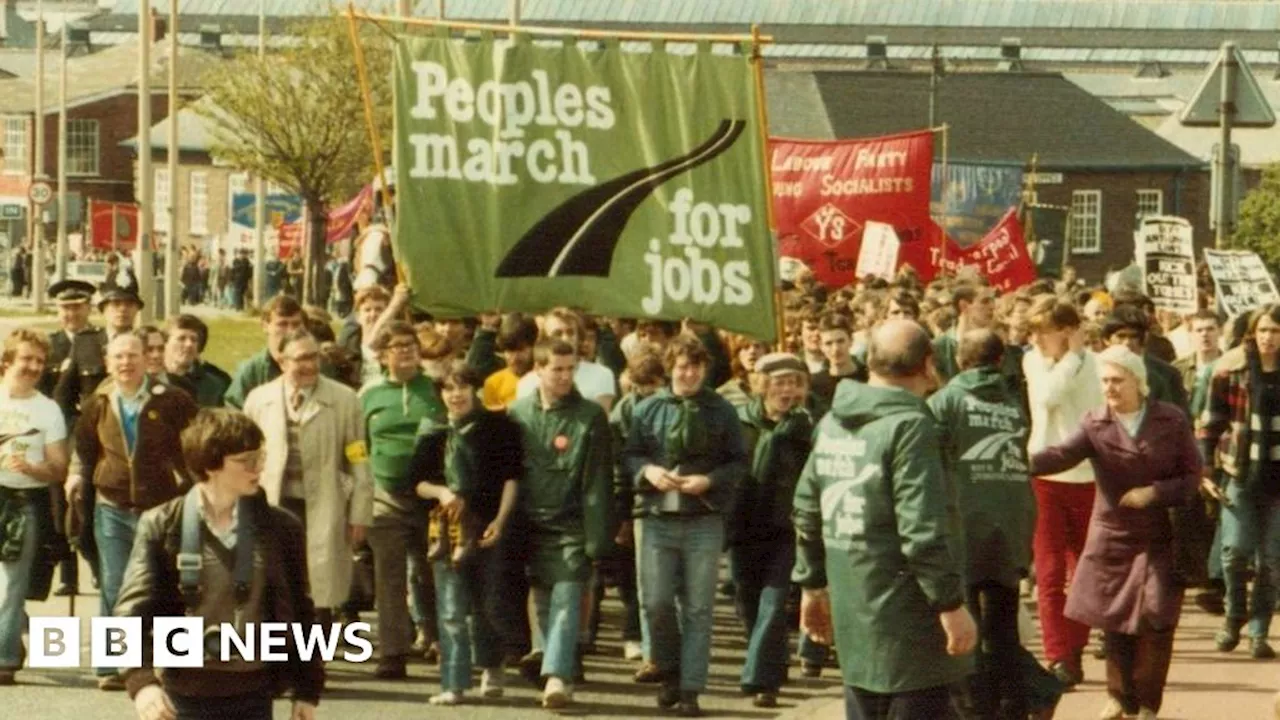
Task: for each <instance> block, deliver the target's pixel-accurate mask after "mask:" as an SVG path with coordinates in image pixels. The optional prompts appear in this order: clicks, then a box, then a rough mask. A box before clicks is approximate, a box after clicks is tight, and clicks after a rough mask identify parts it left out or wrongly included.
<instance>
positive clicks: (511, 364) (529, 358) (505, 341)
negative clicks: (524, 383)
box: [468, 314, 538, 410]
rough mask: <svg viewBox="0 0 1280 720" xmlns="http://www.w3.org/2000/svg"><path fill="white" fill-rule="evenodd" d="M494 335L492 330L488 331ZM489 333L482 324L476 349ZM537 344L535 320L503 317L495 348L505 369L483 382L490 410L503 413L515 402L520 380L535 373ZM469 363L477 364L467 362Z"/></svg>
mask: <svg viewBox="0 0 1280 720" xmlns="http://www.w3.org/2000/svg"><path fill="white" fill-rule="evenodd" d="M487 332H488V334H493V332H492V331H487ZM485 333H486V330H485V329H484V327H483V325H482V326H481V330H479V331H478V332H477V333H476V339H475V341H473V346H474V345H475V344H478V343H479V342H480V338H481V337H482V336H483V335H484V334H485ZM537 342H538V325H537V323H535V322H534V321H533V319H532V318H528V317H525V316H523V315H519V314H510V315H506V316H505V317H503V318H502V321H501V324H500V325H499V326H498V330H497V333H496V337H495V339H494V347H495V348H496V349H497V352H498V354H499V355H501V356H502V361H503V367H502V368H501V369H499V370H496V371H495V372H493V373H492V374H490V375H489V376H488V377H487V378H485V381H484V391H483V398H484V405H485V407H487V408H489V409H490V410H502V409H505V408H507V407H510V406H511V403H513V402H515V400H516V387H517V386H518V385H519V384H520V378H522V377H524V376H525V375H526V374H528V373H529V371H531V370H533V346H534V345H535V344H537ZM468 364H470V365H472V366H474V365H475V363H474V362H472V361H470V360H468Z"/></svg>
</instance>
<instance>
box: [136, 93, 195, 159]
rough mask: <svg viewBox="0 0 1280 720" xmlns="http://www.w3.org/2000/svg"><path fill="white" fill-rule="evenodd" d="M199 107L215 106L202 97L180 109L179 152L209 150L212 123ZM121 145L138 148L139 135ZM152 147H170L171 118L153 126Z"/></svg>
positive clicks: (159, 148) (158, 148)
mask: <svg viewBox="0 0 1280 720" xmlns="http://www.w3.org/2000/svg"><path fill="white" fill-rule="evenodd" d="M197 108H201V109H204V108H213V104H212V102H211V101H210V100H209V99H208V98H201V99H199V100H197V101H196V102H195V103H193V104H191V105H188V106H187V107H184V108H182V109H181V110H179V111H178V115H177V117H178V151H179V152H203V153H207V152H209V146H210V143H209V139H210V135H211V127H212V124H211V123H210V121H209V120H208V118H206V117H205V116H204V115H202V114H200V113H199V112H198V111H197ZM120 145H121V146H123V147H127V148H130V149H136V148H137V147H138V136H136V135H135V136H133V137H131V138H129V139H128V140H125V141H123V142H121V143H120ZM151 149H153V150H166V151H167V150H168V149H169V118H165V119H164V120H161V121H160V122H158V123H156V124H155V125H152V126H151Z"/></svg>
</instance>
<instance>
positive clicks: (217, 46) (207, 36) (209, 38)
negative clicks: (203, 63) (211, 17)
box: [200, 25, 222, 52]
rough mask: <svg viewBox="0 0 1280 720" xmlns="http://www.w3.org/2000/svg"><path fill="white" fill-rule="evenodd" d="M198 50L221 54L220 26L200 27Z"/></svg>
mask: <svg viewBox="0 0 1280 720" xmlns="http://www.w3.org/2000/svg"><path fill="white" fill-rule="evenodd" d="M200 49H201V50H208V51H210V52H222V28H221V27H220V26H218V25H201V26H200Z"/></svg>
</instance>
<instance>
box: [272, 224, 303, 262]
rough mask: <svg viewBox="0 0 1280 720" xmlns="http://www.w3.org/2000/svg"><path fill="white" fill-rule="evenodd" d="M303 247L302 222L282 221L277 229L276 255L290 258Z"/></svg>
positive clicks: (284, 258) (286, 258)
mask: <svg viewBox="0 0 1280 720" xmlns="http://www.w3.org/2000/svg"><path fill="white" fill-rule="evenodd" d="M301 248H302V223H301V222H295V223H281V225H280V227H278V228H277V229H276V255H277V256H278V257H279V258H280V259H281V260H288V259H289V258H291V257H293V254H294V253H295V252H298V251H299V250H300V249H301Z"/></svg>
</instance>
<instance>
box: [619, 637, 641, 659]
mask: <svg viewBox="0 0 1280 720" xmlns="http://www.w3.org/2000/svg"><path fill="white" fill-rule="evenodd" d="M622 657H623V658H624V659H626V660H643V659H644V647H643V646H641V645H640V643H638V642H636V641H635V640H628V641H626V642H625V643H623V644H622Z"/></svg>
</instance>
